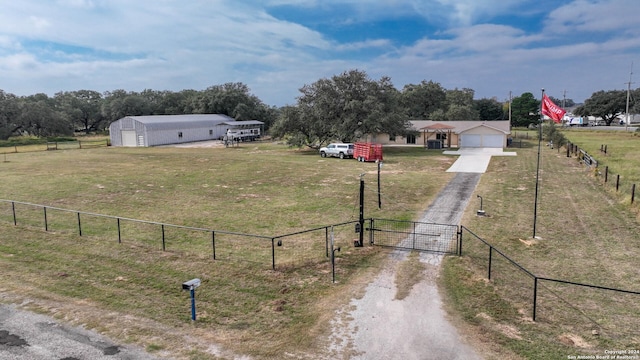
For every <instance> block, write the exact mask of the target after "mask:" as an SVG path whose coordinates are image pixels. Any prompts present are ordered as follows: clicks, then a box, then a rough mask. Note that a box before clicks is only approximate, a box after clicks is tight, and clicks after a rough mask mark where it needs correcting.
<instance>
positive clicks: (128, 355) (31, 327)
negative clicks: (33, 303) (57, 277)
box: [0, 305, 156, 360]
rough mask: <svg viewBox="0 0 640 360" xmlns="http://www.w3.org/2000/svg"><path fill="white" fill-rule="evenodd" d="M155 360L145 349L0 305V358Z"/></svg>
mask: <svg viewBox="0 0 640 360" xmlns="http://www.w3.org/2000/svg"><path fill="white" fill-rule="evenodd" d="M76 359H77V360H134V359H136V360H137V359H139V360H154V359H156V358H155V357H153V356H151V355H149V354H147V353H146V352H145V351H144V350H142V349H139V348H135V347H132V346H128V345H121V344H116V343H114V342H112V341H111V340H109V339H107V338H105V337H103V336H101V335H98V334H97V333H95V332H93V331H88V330H85V329H83V328H81V327H70V326H67V325H64V324H61V323H59V322H56V321H54V320H53V319H52V318H50V317H48V316H44V315H39V314H35V313H32V312H28V311H23V310H19V309H18V308H16V306H14V305H0V360H76Z"/></svg>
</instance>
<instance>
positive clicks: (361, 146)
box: [353, 142, 382, 161]
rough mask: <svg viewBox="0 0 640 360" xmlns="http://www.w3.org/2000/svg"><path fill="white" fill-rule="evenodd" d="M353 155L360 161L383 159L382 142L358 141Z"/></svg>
mask: <svg viewBox="0 0 640 360" xmlns="http://www.w3.org/2000/svg"><path fill="white" fill-rule="evenodd" d="M353 157H354V158H356V159H357V160H358V161H378V160H379V161H382V144H373V143H368V142H357V143H356V146H355V151H354V152H353Z"/></svg>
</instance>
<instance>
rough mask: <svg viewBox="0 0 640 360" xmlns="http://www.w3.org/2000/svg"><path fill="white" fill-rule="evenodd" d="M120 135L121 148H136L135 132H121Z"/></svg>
mask: <svg viewBox="0 0 640 360" xmlns="http://www.w3.org/2000/svg"><path fill="white" fill-rule="evenodd" d="M120 134H121V136H122V146H136V131H135V130H122V131H121V132H120Z"/></svg>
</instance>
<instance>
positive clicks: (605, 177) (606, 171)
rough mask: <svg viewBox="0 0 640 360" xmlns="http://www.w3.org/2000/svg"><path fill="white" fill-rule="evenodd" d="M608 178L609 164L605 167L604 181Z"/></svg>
mask: <svg viewBox="0 0 640 360" xmlns="http://www.w3.org/2000/svg"><path fill="white" fill-rule="evenodd" d="M607 179H609V165H607V166H605V167H604V182H605V183H606V182H607Z"/></svg>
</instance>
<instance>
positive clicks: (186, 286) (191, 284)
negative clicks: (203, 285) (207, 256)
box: [182, 279, 200, 290]
mask: <svg viewBox="0 0 640 360" xmlns="http://www.w3.org/2000/svg"><path fill="white" fill-rule="evenodd" d="M198 286H200V279H191V280H189V281H186V282H183V283H182V290H193V289H195V288H197V287H198Z"/></svg>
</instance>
